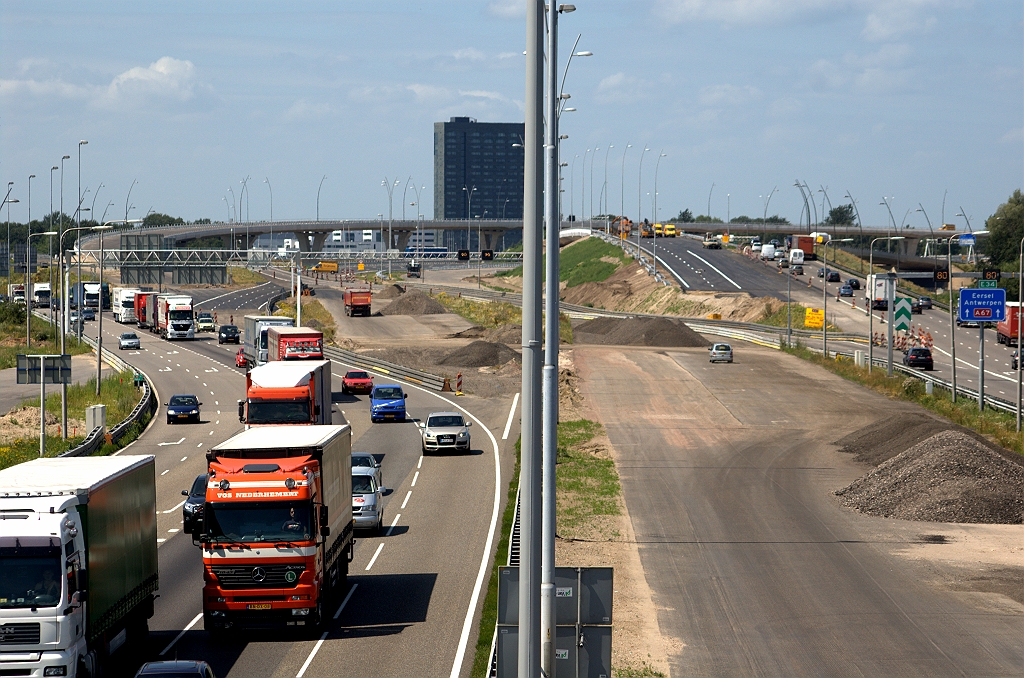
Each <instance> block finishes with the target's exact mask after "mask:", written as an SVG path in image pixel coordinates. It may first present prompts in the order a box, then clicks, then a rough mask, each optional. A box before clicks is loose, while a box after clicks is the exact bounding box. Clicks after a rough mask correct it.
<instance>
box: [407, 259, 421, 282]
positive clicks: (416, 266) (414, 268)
mask: <svg viewBox="0 0 1024 678" xmlns="http://www.w3.org/2000/svg"><path fill="white" fill-rule="evenodd" d="M405 277H407V278H422V277H423V264H421V263H420V262H418V261H416V260H415V259H413V260H412V261H410V262H409V263H408V264H406V266H405Z"/></svg>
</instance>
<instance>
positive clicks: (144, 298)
mask: <svg viewBox="0 0 1024 678" xmlns="http://www.w3.org/2000/svg"><path fill="white" fill-rule="evenodd" d="M150 297H154V298H155V297H156V292H137V293H136V294H135V302H134V303H135V320H136V321H137V322H138V324H139V327H140V328H142V329H146V328H147V327H149V326H150V323H151V322H152V318H151V316H150V315H149V298H150Z"/></svg>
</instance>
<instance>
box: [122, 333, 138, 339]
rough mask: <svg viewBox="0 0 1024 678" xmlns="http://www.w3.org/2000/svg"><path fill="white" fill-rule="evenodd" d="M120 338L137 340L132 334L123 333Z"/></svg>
mask: <svg viewBox="0 0 1024 678" xmlns="http://www.w3.org/2000/svg"><path fill="white" fill-rule="evenodd" d="M121 338H122V339H138V337H137V336H135V333H134V332H125V333H124V334H122V335H121Z"/></svg>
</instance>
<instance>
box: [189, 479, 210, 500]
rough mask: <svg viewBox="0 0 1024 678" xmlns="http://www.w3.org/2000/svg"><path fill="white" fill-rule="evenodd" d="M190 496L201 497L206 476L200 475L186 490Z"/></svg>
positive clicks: (203, 493) (204, 491)
mask: <svg viewBox="0 0 1024 678" xmlns="http://www.w3.org/2000/svg"><path fill="white" fill-rule="evenodd" d="M188 494H189V496H190V497H202V496H204V495H205V494H206V476H205V475H201V476H199V477H197V478H196V479H195V481H194V482H193V483H192V489H191V490H189V491H188Z"/></svg>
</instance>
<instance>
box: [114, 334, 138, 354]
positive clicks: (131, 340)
mask: <svg viewBox="0 0 1024 678" xmlns="http://www.w3.org/2000/svg"><path fill="white" fill-rule="evenodd" d="M117 348H118V350H121V351H125V350H130V349H135V350H136V351H137V350H139V349H141V348H142V342H141V341H139V335H137V334H135V333H134V332H122V333H121V336H120V337H118V338H117Z"/></svg>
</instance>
